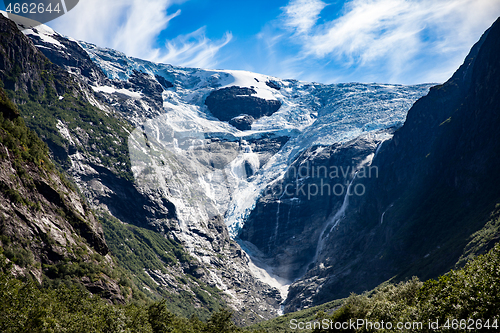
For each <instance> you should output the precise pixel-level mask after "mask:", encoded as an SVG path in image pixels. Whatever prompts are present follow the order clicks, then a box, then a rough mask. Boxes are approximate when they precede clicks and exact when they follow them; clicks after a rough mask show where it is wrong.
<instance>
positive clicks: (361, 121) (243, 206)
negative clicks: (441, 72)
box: [79, 42, 431, 238]
mask: <svg viewBox="0 0 500 333" xmlns="http://www.w3.org/2000/svg"><path fill="white" fill-rule="evenodd" d="M79 44H80V46H81V47H82V48H83V49H84V50H86V51H87V53H88V54H89V56H90V58H91V59H92V60H93V61H94V62H95V63H96V64H97V65H98V66H99V67H100V68H101V69H102V70H103V71H104V73H105V74H106V75H107V76H108V77H109V78H110V79H119V80H127V79H128V78H129V77H130V75H131V74H132V73H133V72H134V71H138V72H142V73H146V74H148V75H150V76H151V77H155V76H161V77H163V78H164V79H165V80H168V81H169V82H171V83H172V85H173V87H171V88H169V89H166V90H165V91H164V92H163V94H162V97H163V107H164V114H162V115H160V116H158V117H156V118H154V119H141V117H140V116H139V117H135V118H134V119H131V121H132V123H134V124H136V126H137V128H136V131H135V132H134V134H133V135H132V136H131V139H130V140H129V142H130V151H131V160H132V161H133V162H132V165H133V171H134V174H135V175H136V179H137V180H138V182H139V183H140V185H141V186H142V187H144V186H146V187H148V186H149V187H155V186H158V188H161V189H162V191H163V192H164V195H166V196H167V197H168V198H169V199H172V201H173V202H174V203H175V204H176V206H177V207H178V208H179V212H180V214H179V220H180V222H181V225H184V226H186V225H189V224H191V223H200V222H201V221H203V220H207V219H208V218H210V217H211V216H213V215H216V214H220V215H222V216H224V220H225V223H226V225H227V227H228V229H229V231H230V234H231V236H232V237H233V238H237V237H238V232H239V231H240V230H241V228H242V226H243V225H244V223H245V219H246V217H247V216H248V214H249V213H250V212H251V211H252V209H253V208H254V207H255V204H256V201H257V200H258V198H259V196H260V195H261V193H262V191H263V190H264V189H265V188H266V187H267V186H269V185H270V184H272V183H273V182H276V181H279V180H280V178H282V177H283V175H284V174H285V173H286V170H287V168H288V166H289V165H290V164H291V163H292V162H293V160H294V158H296V156H297V155H298V154H299V153H300V152H302V151H303V150H305V149H307V148H310V147H314V146H328V145H332V144H334V143H342V142H346V141H348V140H351V139H354V138H356V137H358V136H360V135H362V134H365V135H366V134H367V133H374V135H375V133H376V132H377V131H379V130H381V129H387V128H390V127H399V126H401V125H402V124H403V122H404V120H405V118H406V113H407V111H408V110H409V108H410V107H411V105H412V104H413V103H414V102H415V101H416V100H417V99H418V98H420V97H421V96H423V95H425V94H427V92H428V89H429V87H430V86H431V85H430V84H421V85H413V86H406V85H396V84H376V83H371V84H366V83H343V84H320V83H310V82H302V81H297V80H292V79H280V78H276V77H271V76H267V75H262V74H257V73H251V72H247V71H237V70H208V69H199V68H183V67H176V66H172V65H168V64H157V63H153V62H149V61H145V60H141V59H136V58H132V57H128V56H126V55H125V54H123V53H121V52H118V51H116V50H111V49H106V48H99V47H97V46H95V45H93V44H89V43H85V42H79ZM269 82H272V83H273V84H269ZM230 86H237V87H245V88H252V89H254V90H255V91H256V94H255V95H254V96H255V97H258V98H262V99H266V100H278V101H280V102H281V103H282V106H281V108H280V109H279V110H278V112H276V113H274V114H272V115H271V116H264V117H262V118H260V119H257V120H256V121H255V122H254V123H253V124H252V126H251V130H246V131H241V130H238V129H236V128H235V127H233V126H231V125H229V124H228V123H227V122H222V121H220V120H218V119H217V118H215V117H214V116H213V115H212V114H211V113H210V111H209V110H208V108H207V106H206V105H204V101H205V99H206V98H207V96H208V95H209V94H210V93H211V92H212V91H214V90H217V89H221V88H225V87H230ZM277 87H279V89H277ZM93 89H94V90H96V91H111V90H112V88H111V87H94V88H93ZM122 93H124V94H126V95H128V96H131V97H134V98H138V99H139V98H140V94H139V93H138V92H132V91H122ZM266 136H271V137H288V138H289V139H288V142H287V143H286V144H285V145H284V146H283V147H281V149H280V150H279V151H278V152H277V153H276V154H274V155H273V156H272V157H271V158H270V159H268V160H267V161H266V163H265V164H263V165H260V163H259V157H258V156H257V154H255V153H254V152H252V150H251V148H250V147H249V144H248V142H249V141H252V140H256V139H258V138H263V137H266ZM144 137H147V138H148V139H149V140H150V142H149V143H147V144H148V145H150V147H151V144H153V148H148V147H147V144H146V141H145V140H144ZM389 138H390V136H386V138H385V139H389ZM214 140H219V141H220V142H222V143H225V144H226V146H227V147H224V148H221V150H220V152H219V154H220V153H222V152H223V153H224V161H223V163H222V164H221V165H218V166H215V167H214V166H207V165H206V163H205V162H206V161H203V158H201V159H200V158H198V157H199V156H200V155H199V153H200V152H201V151H204V152H205V153H207V152H208V151H211V152H210V153H209V154H211V155H212V157H215V158H217V156H216V155H217V152H213V148H214V144H213V143H214ZM219 148H220V147H219ZM151 149H152V151H151ZM148 150H149V152H148ZM153 151H154V152H153ZM139 152H141V153H139ZM197 154H198V156H196V155H197ZM219 158H220V156H219ZM145 159H146V160H147V161H146V160H145ZM153 159H154V160H155V161H153ZM208 159H210V157H208ZM167 160H168V161H169V162H168V163H165V161H167ZM151 163H152V164H151ZM148 165H154V169H155V170H154V172H155V173H156V176H155V177H153V178H155V180H153V179H152V178H151V177H149V178H148V177H144V176H143V175H141V174H142V172H143V171H144V169H145V168H146V166H148ZM173 165H175V167H173ZM245 165H250V166H251V169H252V173H253V174H252V176H251V177H247V175H245V172H244V171H245ZM182 173H184V176H181V174H182ZM161 179H163V180H164V179H169V180H170V182H172V181H174V182H175V181H176V182H177V185H178V186H176V188H180V189H181V190H180V191H177V193H172V191H171V184H166V183H165V182H164V181H163V182H162V181H159V180H161ZM148 184H149V185H148ZM187 198H190V199H188V200H186V199H187ZM194 198H196V200H192V199H194ZM187 202H191V203H187Z"/></svg>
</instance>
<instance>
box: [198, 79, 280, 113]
mask: <svg viewBox="0 0 500 333" xmlns="http://www.w3.org/2000/svg"><path fill="white" fill-rule="evenodd" d="M256 93H257V92H256V91H255V90H254V89H252V88H242V87H236V86H232V87H228V88H222V89H218V90H214V91H212V92H211V93H210V95H208V97H207V98H206V100H205V105H207V107H208V109H209V110H210V112H211V113H212V114H213V115H214V116H215V117H216V118H218V119H219V120H222V121H230V120H231V119H233V118H234V117H235V116H239V115H243V114H245V115H249V116H252V117H253V118H254V119H259V118H261V117H264V116H270V115H272V114H273V113H275V112H276V111H278V110H279V108H280V107H281V102H280V101H277V100H266V99H263V98H259V97H255V96H252V95H254V94H256Z"/></svg>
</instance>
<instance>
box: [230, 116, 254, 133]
mask: <svg viewBox="0 0 500 333" xmlns="http://www.w3.org/2000/svg"><path fill="white" fill-rule="evenodd" d="M254 121H255V119H254V117H252V116H249V115H247V114H242V115H239V116H238V117H234V118H233V119H231V120H230V121H229V124H230V125H233V126H234V127H236V128H237V129H239V130H241V131H248V130H251V129H252V124H253V122H254Z"/></svg>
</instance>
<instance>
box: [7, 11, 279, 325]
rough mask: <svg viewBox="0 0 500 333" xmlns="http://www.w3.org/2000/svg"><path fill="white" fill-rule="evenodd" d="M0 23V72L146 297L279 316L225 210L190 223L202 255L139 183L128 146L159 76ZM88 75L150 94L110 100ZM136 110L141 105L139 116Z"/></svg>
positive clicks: (150, 106)
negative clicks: (100, 63) (111, 69)
mask: <svg viewBox="0 0 500 333" xmlns="http://www.w3.org/2000/svg"><path fill="white" fill-rule="evenodd" d="M1 24H2V26H1V29H2V31H3V35H2V38H1V40H0V42H1V43H0V45H1V47H2V50H3V52H1V55H0V62H1V63H2V68H1V71H0V77H1V79H2V80H3V81H4V82H6V84H5V87H6V90H7V93H8V94H9V95H10V97H11V99H12V100H13V101H14V102H15V103H16V104H17V105H18V106H19V109H20V112H21V114H22V115H23V116H24V118H25V120H26V123H27V125H28V126H30V127H31V128H32V129H34V130H35V131H36V132H37V133H38V135H39V136H40V137H41V138H42V139H44V141H45V142H46V143H47V145H48V146H49V148H50V151H51V153H52V155H53V158H54V159H55V161H56V162H57V163H58V164H59V165H60V166H61V167H62V168H64V170H65V172H67V173H68V174H69V175H70V176H71V178H72V180H73V181H74V182H75V183H76V185H77V186H78V188H79V190H80V191H81V192H82V194H83V195H84V196H85V198H86V199H87V201H88V202H89V204H90V207H91V208H92V209H93V210H95V211H96V214H97V216H98V217H99V219H100V220H101V222H102V223H103V227H104V233H105V234H106V237H108V239H109V240H110V241H109V244H110V247H111V249H112V251H113V252H114V255H115V256H117V259H118V261H119V263H120V265H121V266H122V267H125V268H127V269H129V270H130V271H131V273H133V275H134V278H133V282H134V283H135V286H136V287H137V288H138V289H139V290H140V291H141V292H144V293H145V294H146V296H147V297H150V298H158V297H161V298H167V299H169V300H170V304H171V311H174V312H175V313H178V314H181V315H185V316H190V315H192V314H197V315H198V316H200V317H201V318H206V317H208V315H209V313H208V312H209V311H214V310H217V309H218V308H220V307H222V306H225V305H227V304H228V305H229V306H231V307H233V308H234V309H235V310H236V309H237V310H238V316H237V317H236V318H235V319H236V320H237V321H238V322H239V323H240V324H243V323H245V322H246V321H247V322H253V321H255V320H261V319H262V318H269V317H272V316H275V315H276V314H277V312H278V310H279V303H280V302H281V296H280V294H279V292H278V291H277V290H275V289H273V288H271V287H270V286H268V285H266V284H263V283H261V282H259V281H258V280H257V279H256V278H255V277H254V276H253V275H252V274H251V272H250V270H249V268H248V262H249V259H248V256H246V255H245V253H244V252H243V251H241V249H240V247H239V246H238V245H237V244H236V242H234V241H232V240H230V238H229V235H228V233H227V230H226V228H225V226H224V225H223V224H222V222H221V220H220V218H218V217H217V216H213V217H212V218H210V219H207V220H205V221H203V225H202V226H199V227H198V229H194V231H193V234H195V235H196V239H197V240H198V243H197V244H198V245H199V247H197V248H196V251H202V253H204V254H205V256H206V257H207V258H210V261H208V262H204V261H202V260H200V258H199V255H197V254H196V253H195V252H194V251H195V248H194V246H193V247H191V248H189V250H191V251H192V252H191V253H190V254H189V253H188V252H187V251H186V246H185V245H183V242H185V240H184V239H183V238H182V237H181V236H182V235H183V234H182V233H181V232H179V230H180V227H179V223H178V217H177V214H178V213H177V211H176V207H175V206H174V205H173V204H172V203H171V202H170V201H169V200H168V199H167V198H165V197H163V196H161V193H158V191H157V189H151V192H148V189H143V188H139V187H138V186H136V184H135V183H134V178H133V172H132V168H131V162H130V158H129V155H128V137H129V136H130V133H131V132H132V131H133V127H132V126H131V124H135V123H134V121H137V120H138V119H148V117H152V114H154V115H157V114H159V113H160V112H161V111H160V110H159V109H158V106H157V105H156V104H155V103H156V100H155V98H156V97H157V96H155V93H157V90H158V89H160V91H163V88H161V85H160V84H159V83H158V82H156V81H154V82H153V81H152V80H151V79H150V78H146V77H145V75H144V74H141V73H139V72H136V73H132V77H131V78H130V82H127V83H125V82H122V81H116V82H115V81H112V80H110V79H108V78H106V77H104V75H103V74H102V71H101V70H100V69H99V68H98V67H96V66H95V65H94V64H93V63H92V62H91V61H90V58H89V57H88V56H87V55H86V54H85V52H84V51H83V50H82V49H81V48H80V47H79V46H78V44H76V43H75V42H74V41H71V40H66V39H63V38H62V37H61V40H62V41H63V42H62V43H64V44H62V43H59V42H58V41H57V40H56V39H53V38H52V39H51V38H50V37H44V38H48V39H49V40H50V42H52V43H55V45H57V46H60V47H61V48H63V49H65V50H66V51H67V52H70V50H73V51H72V52H74V53H72V55H74V57H68V53H66V52H61V54H62V55H63V56H66V58H64V59H66V60H68V59H72V60H71V61H73V62H70V63H68V64H66V67H61V66H60V65H62V66H65V65H64V61H65V60H64V59H57V58H55V57H53V56H52V61H49V60H48V58H46V57H45V56H44V55H43V54H42V53H41V52H40V51H39V50H38V49H37V48H36V47H34V45H33V44H32V42H31V41H30V40H29V39H28V38H27V37H25V36H24V35H23V34H22V33H21V32H20V31H19V30H18V28H17V27H16V26H15V25H14V23H12V22H10V21H8V20H6V19H2V20H1ZM28 35H29V34H28ZM56 37H57V36H56ZM34 40H35V42H36V41H37V39H36V38H34ZM64 45H66V46H64ZM72 48H73V49H72ZM78 52H80V55H83V59H79V58H78ZM20 55H23V56H20ZM47 55H49V56H51V55H50V52H49V53H47ZM75 59H76V60H75ZM58 64H59V65H58ZM70 65H79V66H81V68H80V67H78V68H73V67H71V66H70ZM86 66H87V67H86ZM82 73H83V74H82ZM85 75H87V76H85ZM91 79H92V80H96V81H92V82H93V83H96V82H101V81H102V82H107V83H108V84H112V85H114V84H116V85H117V87H118V88H117V89H123V90H124V91H129V90H127V89H128V88H130V87H132V85H133V86H134V87H136V88H137V87H140V89H141V90H143V89H144V90H147V91H148V93H150V95H148V96H150V97H146V96H145V97H144V98H143V99H141V103H142V104H141V103H136V102H137V101H136V100H135V99H130V100H129V99H128V97H130V96H128V95H126V94H125V95H122V94H117V95H115V98H116V99H117V100H109V99H107V97H106V96H105V95H104V94H102V93H99V92H95V91H94V90H93V89H92V88H91V86H89V85H88V83H87V82H88V80H91ZM163 83H164V84H167V83H165V82H163ZM167 85H168V84H167ZM120 87H121V88H120ZM148 89H150V90H148ZM131 94H132V96H135V95H134V93H133V92H131ZM137 94H138V93H137ZM110 95H111V94H110ZM160 96H161V95H160ZM160 98H161V97H160ZM118 102H120V103H118ZM137 110H139V111H141V113H140V115H139V116H138V117H137V118H135V115H136V114H138V113H137V112H138V111H137ZM148 112H150V113H148ZM124 115H129V116H130V118H125V117H124ZM159 194H160V195H159ZM123 223H127V224H129V225H130V226H129V227H127V226H126V225H124V224H123ZM144 228H146V229H144ZM151 232H153V233H151ZM155 232H157V233H155ZM196 232H197V233H196ZM155 234H156V235H158V236H160V237H156V236H155ZM161 235H163V236H161ZM118 236H124V238H125V239H123V238H118ZM221 267H224V270H222V269H221ZM222 291H224V293H223V292H222Z"/></svg>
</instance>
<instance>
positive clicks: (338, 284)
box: [285, 20, 500, 311]
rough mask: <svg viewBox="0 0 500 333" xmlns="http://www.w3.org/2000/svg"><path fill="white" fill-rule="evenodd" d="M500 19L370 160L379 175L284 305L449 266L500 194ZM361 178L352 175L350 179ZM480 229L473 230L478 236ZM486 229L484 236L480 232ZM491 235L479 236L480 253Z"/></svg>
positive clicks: (355, 201) (313, 302)
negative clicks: (481, 237)
mask: <svg viewBox="0 0 500 333" xmlns="http://www.w3.org/2000/svg"><path fill="white" fill-rule="evenodd" d="M499 45H500V20H497V22H495V23H494V24H493V26H492V27H491V28H490V29H489V30H488V31H487V32H486V33H485V34H484V35H483V37H482V38H481V39H480V41H479V42H478V43H477V44H476V45H475V46H474V47H473V48H472V50H471V51H470V53H469V55H468V56H467V57H466V59H465V61H464V63H463V65H462V66H461V67H460V68H459V69H458V70H457V71H456V72H455V74H454V75H453V76H452V77H451V78H450V79H449V80H448V81H447V82H445V83H444V84H442V85H438V86H436V87H433V88H431V90H430V92H429V94H428V95H427V96H425V97H422V98H421V99H420V100H418V101H417V102H416V103H415V104H414V105H413V107H412V108H411V109H410V111H409V112H408V116H407V119H406V122H405V124H404V125H403V127H402V128H401V129H399V130H398V131H396V132H395V134H394V137H393V138H392V139H391V140H388V141H387V142H385V143H384V144H383V145H382V146H381V147H380V149H379V153H378V154H377V156H376V157H375V158H374V159H373V162H372V164H373V166H375V167H377V168H378V170H379V177H376V178H371V179H367V180H366V181H365V183H364V185H365V186H366V194H365V195H364V196H361V197H356V196H354V197H352V200H351V202H350V203H349V208H347V209H346V210H345V212H344V213H345V214H344V216H343V218H342V221H341V222H340V223H339V225H338V226H337V228H334V229H332V230H331V231H330V232H329V233H328V234H325V235H324V237H325V246H324V247H323V251H322V253H320V254H319V255H318V257H317V260H316V263H315V264H314V265H312V266H311V267H310V268H309V270H308V272H307V273H306V274H305V275H304V276H303V277H302V278H301V279H300V280H298V281H296V282H294V283H293V284H292V285H291V287H290V293H289V294H288V299H287V301H286V308H285V311H295V310H297V309H301V308H304V307H309V306H313V305H316V304H321V303H324V302H327V301H329V300H332V299H334V298H341V297H346V296H348V295H349V293H350V292H352V291H354V292H357V293H360V292H363V291H365V290H370V289H373V288H374V287H376V286H377V285H378V284H380V283H382V282H383V281H387V280H388V279H391V278H392V279H394V280H395V281H397V280H404V279H407V278H411V277H412V276H414V275H417V276H419V277H420V278H421V279H424V280H425V279H429V278H435V277H437V276H439V275H441V274H444V273H446V272H447V271H449V270H450V269H452V268H454V267H455V265H456V263H457V261H458V260H459V258H460V257H461V255H462V253H464V252H465V251H468V250H470V248H469V245H468V242H470V241H471V240H472V238H473V237H471V235H474V233H475V232H477V231H478V230H481V229H482V228H483V227H484V226H485V223H486V222H487V221H488V220H490V218H491V216H490V213H491V212H492V211H493V210H494V208H495V206H496V204H497V203H498V198H499V197H500V191H499V188H498V184H499V183H500V176H499V173H498V165H499V164H500V155H499V154H498V151H499V147H500V134H499V133H500V132H499V131H498V128H499V127H500V116H499V115H500V108H499V105H500V99H499V97H500V80H499V78H500V75H499V73H500V66H499V64H500V59H499V55H500V50H499ZM356 183H357V181H356V182H355V184H356ZM480 233H481V232H479V234H480ZM483 236H484V233H483ZM493 244H494V242H488V236H485V241H484V243H483V246H484V247H483V249H482V251H487V250H488V249H489V248H491V247H492V246H493Z"/></svg>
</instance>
